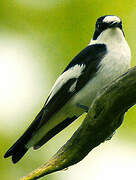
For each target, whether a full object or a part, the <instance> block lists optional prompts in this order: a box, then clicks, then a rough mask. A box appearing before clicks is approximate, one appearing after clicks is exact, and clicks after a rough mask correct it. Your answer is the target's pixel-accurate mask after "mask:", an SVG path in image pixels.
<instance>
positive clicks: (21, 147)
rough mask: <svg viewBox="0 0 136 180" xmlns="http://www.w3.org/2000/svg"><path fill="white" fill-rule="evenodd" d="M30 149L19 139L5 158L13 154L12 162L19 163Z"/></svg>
mask: <svg viewBox="0 0 136 180" xmlns="http://www.w3.org/2000/svg"><path fill="white" fill-rule="evenodd" d="M27 151H28V149H27V148H26V147H25V144H22V142H21V141H17V142H16V143H15V144H14V145H13V146H11V148H10V149H9V150H8V151H7V152H6V154H5V155H4V158H7V157H9V156H12V162H13V163H14V164H15V163H17V162H18V161H19V160H20V159H21V158H22V157H23V156H24V154H25V153H26V152H27Z"/></svg>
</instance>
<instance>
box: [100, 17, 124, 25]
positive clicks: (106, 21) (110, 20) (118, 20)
mask: <svg viewBox="0 0 136 180" xmlns="http://www.w3.org/2000/svg"><path fill="white" fill-rule="evenodd" d="M120 21H121V20H120V18H119V17H118V16H106V17H105V18H104V19H103V22H105V23H110V22H118V23H120Z"/></svg>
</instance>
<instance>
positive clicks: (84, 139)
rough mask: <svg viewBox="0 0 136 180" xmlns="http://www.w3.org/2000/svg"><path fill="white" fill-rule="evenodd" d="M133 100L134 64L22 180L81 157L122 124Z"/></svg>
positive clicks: (135, 90) (135, 84) (135, 87)
mask: <svg viewBox="0 0 136 180" xmlns="http://www.w3.org/2000/svg"><path fill="white" fill-rule="evenodd" d="M135 103H136V67H134V68H131V69H130V70H129V71H128V72H127V73H125V74H123V75H122V76H121V77H119V78H118V79H117V80H116V81H114V82H113V83H112V84H111V85H110V86H109V87H107V88H105V89H104V90H103V91H102V92H101V93H100V94H99V95H98V96H97V98H96V99H95V100H94V102H93V104H92V105H91V107H90V109H89V112H88V114H87V116H86V118H85V119H84V121H83V123H82V124H81V126H80V127H79V128H78V130H77V131H76V132H75V133H74V134H73V136H72V137H71V139H70V140H68V141H67V143H66V144H65V145H64V146H62V148H61V149H60V150H59V151H58V152H57V153H56V154H55V155H54V156H53V157H52V158H51V159H50V160H49V161H48V162H47V163H46V164H44V165H43V166H42V167H40V168H38V169H36V170H34V171H33V172H32V173H30V174H29V175H28V176H25V177H23V178H22V179H21V180H33V179H38V178H40V177H42V176H45V175H47V174H50V173H52V172H56V171H59V170H62V169H64V168H67V167H69V166H71V165H73V164H76V163H78V162H79V161H81V160H82V159H83V158H84V157H85V156H86V155H87V154H88V153H89V152H90V151H91V150H92V149H93V148H95V147H96V146H98V145H99V144H100V143H102V142H104V141H105V140H106V139H107V138H108V137H109V136H110V135H111V134H112V133H113V132H114V131H115V130H116V129H117V128H118V127H119V126H120V125H121V124H122V121H123V116H124V114H125V112H126V111H127V110H128V109H129V108H130V107H132V106H133V105H134V104H135Z"/></svg>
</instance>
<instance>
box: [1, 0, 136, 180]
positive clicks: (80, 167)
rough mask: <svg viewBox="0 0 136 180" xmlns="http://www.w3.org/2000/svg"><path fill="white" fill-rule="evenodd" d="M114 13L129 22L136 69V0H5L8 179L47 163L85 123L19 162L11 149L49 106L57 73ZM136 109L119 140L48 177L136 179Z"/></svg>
mask: <svg viewBox="0 0 136 180" xmlns="http://www.w3.org/2000/svg"><path fill="white" fill-rule="evenodd" d="M106 14H114V15H118V16H119V17H121V18H122V20H123V26H124V31H125V35H126V39H127V41H128V43H129V45H130V47H131V51H132V66H134V65H135V64H136V20H135V19H136V1H134V0H132V1H129V0H118V1H109V0H105V1H101V0H97V1H96V0H84V1H81V0H65V1H64V0H27V1H26V0H12V1H11V0H0V179H2V180H8V179H10V180H16V179H19V178H20V177H21V176H23V175H26V174H27V173H28V172H30V171H32V170H33V169H35V168H37V167H38V166H40V165H42V164H43V163H44V162H46V161H47V160H48V159H49V158H50V157H51V156H52V155H53V154H54V153H55V152H56V151H57V150H58V149H59V148H60V147H61V146H62V145H63V144H64V143H65V142H66V141H67V140H68V139H69V138H70V137H71V135H72V134H73V132H74V131H75V130H76V129H77V127H78V126H79V125H80V122H78V121H77V122H74V123H73V124H72V125H71V126H70V127H68V128H66V129H65V130H63V131H62V132H61V133H60V134H58V135H57V136H56V137H54V138H53V139H52V140H51V141H49V142H48V143H47V144H46V145H44V146H43V147H42V148H41V149H39V150H37V151H33V150H32V149H31V150H29V152H28V153H27V154H26V155H25V156H24V157H23V158H22V159H21V161H19V162H18V163H17V164H15V165H13V164H12V162H11V159H10V158H9V159H4V158H3V155H4V153H5V152H6V150H7V149H8V148H9V147H10V146H11V145H12V144H13V143H14V142H15V141H16V140H17V138H18V137H19V136H20V135H22V133H23V132H24V131H25V129H26V128H27V127H28V125H29V124H30V123H31V122H32V120H33V119H34V117H35V116H36V114H37V113H38V112H39V111H40V109H41V108H42V106H43V104H44V102H45V100H46V97H47V95H48V93H49V91H50V89H51V87H52V85H53V83H54V81H55V79H56V78H57V76H58V75H59V74H60V73H61V72H62V71H63V69H64V67H65V66H66V65H67V64H68V63H69V61H70V60H71V59H72V58H73V57H74V56H75V55H76V54H77V53H78V52H79V51H80V50H81V49H83V48H84V47H85V46H86V45H87V44H88V43H89V41H90V39H91V37H92V35H93V31H94V25H95V21H96V19H97V18H98V17H100V16H102V15H106ZM135 139H136V109H135V107H133V108H131V110H129V111H128V112H127V113H126V116H125V122H124V123H123V125H122V126H121V128H120V129H119V130H118V131H117V133H116V134H115V135H114V137H113V138H112V140H111V141H109V142H106V143H104V144H102V145H101V146H99V147H97V148H96V149H94V150H93V151H92V152H91V153H90V154H89V155H88V156H87V157H86V158H85V159H84V160H83V161H82V162H80V163H79V164H77V165H75V166H73V167H71V168H69V169H68V170H67V171H61V172H59V173H54V174H53V175H48V176H47V177H44V178H42V179H46V180H54V179H55V180H57V179H59V180H63V179H65V180H73V179H78V180H83V179H85V180H90V179H93V180H99V179H101V180H102V179H104V180H108V179H110V180H112V179H115V178H116V179H123V180H127V179H130V178H133V179H136V174H135V169H136V163H135V162H136V150H135V149H136V140H135Z"/></svg>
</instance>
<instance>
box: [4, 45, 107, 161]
mask: <svg viewBox="0 0 136 180" xmlns="http://www.w3.org/2000/svg"><path fill="white" fill-rule="evenodd" d="M106 53H107V49H106V45H104V44H95V45H89V46H88V47H86V48H85V49H83V50H82V51H81V52H80V53H79V54H78V55H77V56H76V57H75V58H74V59H73V60H72V61H71V63H70V64H69V65H68V66H67V67H66V69H65V70H64V71H63V73H64V72H67V71H69V69H70V68H72V67H74V66H76V65H80V66H82V65H84V69H83V71H82V73H81V74H80V76H79V77H78V78H75V77H73V78H72V76H71V78H70V79H68V80H67V81H66V82H65V83H64V84H63V85H62V86H61V87H60V89H59V90H58V91H57V92H56V93H55V94H54V95H53V96H52V92H51V93H50V95H49V97H48V99H47V101H46V103H45V105H44V107H43V109H42V110H41V111H40V113H39V114H38V115H37V117H36V118H35V120H34V121H33V122H32V124H31V125H30V126H29V127H28V129H27V130H26V131H25V133H24V134H23V135H22V136H21V137H20V138H19V139H18V140H17V141H16V143H15V144H14V145H13V146H12V147H11V148H10V149H9V150H8V151H7V152H6V154H5V156H4V157H5V158H7V157H9V156H12V160H13V162H14V163H16V162H17V161H18V160H19V159H21V157H22V156H23V155H24V154H25V153H26V151H27V149H26V147H25V144H27V143H28V141H29V140H30V139H31V137H32V136H33V134H34V133H35V132H36V131H37V129H39V128H41V126H42V125H43V124H45V123H46V122H47V121H48V120H49V119H50V118H51V116H52V115H53V114H54V113H56V112H58V111H59V110H60V109H61V108H62V107H63V106H64V105H65V104H66V103H67V102H68V100H69V99H70V98H71V97H72V96H73V95H74V94H75V93H77V92H78V91H79V90H80V89H82V87H84V86H85V84H86V83H87V82H88V80H89V79H91V78H93V76H95V74H96V72H97V70H98V68H99V66H100V62H101V60H102V59H103V57H104V56H105V55H106ZM63 73H62V75H63ZM75 82H76V87H75V90H74V91H69V89H70V87H71V86H72V85H73V84H74V83H75ZM55 88H56V87H54V89H55ZM51 96H52V97H51ZM50 97H51V98H50ZM75 119H76V117H75V116H74V117H72V118H71V120H70V121H69V122H70V123H71V122H72V121H73V120H75ZM64 122H65V120H64ZM70 123H66V125H64V124H63V122H62V123H61V124H60V125H58V126H57V127H56V129H55V131H54V128H53V132H51V131H50V132H49V134H48V136H46V137H45V141H46V142H47V141H48V140H49V139H50V138H51V137H52V136H53V135H55V134H57V133H58V132H60V131H61V130H62V129H63V128H64V127H66V126H68V125H69V124H70ZM52 134H53V135H52ZM43 140H44V138H43V139H42V140H41V144H44V141H43Z"/></svg>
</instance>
